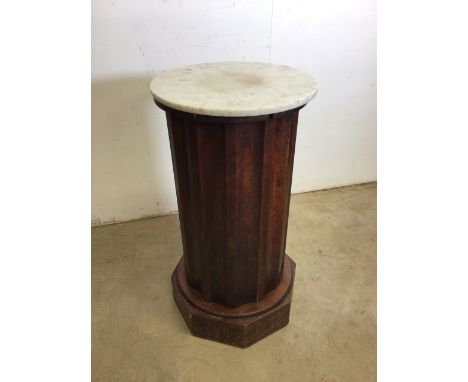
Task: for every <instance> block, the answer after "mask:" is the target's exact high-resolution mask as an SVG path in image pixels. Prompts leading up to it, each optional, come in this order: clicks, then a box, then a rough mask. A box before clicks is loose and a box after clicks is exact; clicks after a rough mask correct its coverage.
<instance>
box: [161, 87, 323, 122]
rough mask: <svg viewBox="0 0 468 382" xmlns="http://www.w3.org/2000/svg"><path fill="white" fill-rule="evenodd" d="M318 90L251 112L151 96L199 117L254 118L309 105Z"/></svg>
mask: <svg viewBox="0 0 468 382" xmlns="http://www.w3.org/2000/svg"><path fill="white" fill-rule="evenodd" d="M317 91H318V89H315V91H314V92H313V93H312V94H311V95H310V96H307V97H305V98H304V99H299V100H297V101H296V102H293V103H290V104H285V105H282V106H281V107H278V106H271V107H268V106H265V107H262V108H258V107H256V108H253V109H251V110H246V109H242V110H232V109H231V110H228V109H210V108H197V107H191V106H189V105H180V104H177V103H174V102H170V101H167V100H165V99H163V98H161V97H158V96H156V95H155V94H154V93H152V94H153V99H154V100H155V101H157V102H159V103H161V104H163V105H165V106H167V107H170V108H172V109H175V110H179V111H183V112H186V113H191V114H199V115H210V116H213V117H255V116H258V115H266V114H274V113H281V112H283V111H288V110H292V109H295V108H297V107H299V106H303V105H305V104H307V103H309V102H310V101H311V100H313V99H314V98H315V96H316V95H317Z"/></svg>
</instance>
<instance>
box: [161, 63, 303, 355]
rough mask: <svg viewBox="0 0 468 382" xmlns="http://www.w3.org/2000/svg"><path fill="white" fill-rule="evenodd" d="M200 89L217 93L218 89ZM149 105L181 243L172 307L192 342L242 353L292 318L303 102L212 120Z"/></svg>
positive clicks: (246, 78) (165, 105)
mask: <svg viewBox="0 0 468 382" xmlns="http://www.w3.org/2000/svg"><path fill="white" fill-rule="evenodd" d="M264 65H267V64H264ZM269 67H272V66H271V65H270V66H269ZM194 68H195V67H194ZM280 68H282V67H280ZM195 69H196V68H195ZM187 70H188V72H190V71H191V70H192V69H183V72H184V73H185V72H186V71H187ZM190 74H191V73H189V75H190ZM234 74H235V73H234ZM225 75H226V76H228V77H229V75H230V73H229V72H226V74H225ZM189 78H190V77H189ZM255 78H256V77H254V76H253V75H250V74H249V73H248V74H247V75H245V74H243V76H242V77H240V78H237V80H238V81H239V82H241V83H242V82H245V81H253V82H259V81H260V79H261V77H260V76H259V77H258V78H257V79H255ZM197 84H201V86H207V87H209V88H210V89H209V90H210V92H212V91H213V90H212V88H213V87H215V90H217V88H216V86H217V85H216V83H214V85H213V84H211V83H207V82H203V81H198V82H197ZM243 86H247V85H243ZM254 86H258V83H256V84H255V85H254ZM170 90H172V89H170ZM189 90H190V89H189ZM309 93H310V91H309ZM155 101H156V104H157V105H158V106H159V107H161V108H162V109H163V110H165V111H166V117H167V126H168V131H169V140H170V145H171V152H172V163H173V170H174V178H175V182H176V190H177V201H178V206H179V219H180V226H181V233H182V242H183V256H182V258H181V260H180V262H179V263H178V265H177V267H176V269H175V270H174V273H173V275H172V287H173V294H174V298H175V301H176V303H177V305H178V307H179V309H180V311H181V313H182V315H183V317H184V319H185V321H186V323H187V325H188V326H189V328H190V330H191V332H192V333H193V334H194V335H196V336H199V337H204V338H208V339H211V340H216V341H220V342H224V343H227V344H230V345H235V346H240V347H246V346H249V345H251V344H252V343H254V342H256V341H258V340H260V339H261V338H263V337H265V336H267V335H269V334H271V333H273V332H274V331H276V330H278V329H280V328H281V327H283V326H285V325H286V324H287V323H288V321H289V311H290V304H291V296H292V287H293V283H294V270H295V263H294V262H293V261H292V260H291V258H289V257H288V256H287V255H286V253H285V247H286V236H287V227H288V213H289V202H290V195H291V181H292V172H293V162H294V150H295V142H296V128H297V121H298V113H299V109H301V108H302V107H303V106H304V103H302V104H300V105H299V106H296V107H293V108H291V109H290V110H286V111H281V112H277V113H268V114H260V115H252V116H214V115H207V114H206V113H205V114H198V113H193V112H186V111H182V110H180V109H181V108H182V107H181V108H180V109H175V108H173V107H171V106H168V103H170V102H162V101H161V99H159V98H158V97H155ZM244 107H245V106H244Z"/></svg>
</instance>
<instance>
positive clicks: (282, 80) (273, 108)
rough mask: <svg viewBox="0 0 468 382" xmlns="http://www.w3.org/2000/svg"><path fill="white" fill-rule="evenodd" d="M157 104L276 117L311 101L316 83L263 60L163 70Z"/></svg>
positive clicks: (155, 85)
mask: <svg viewBox="0 0 468 382" xmlns="http://www.w3.org/2000/svg"><path fill="white" fill-rule="evenodd" d="M151 92H152V93H153V97H154V99H155V100H156V101H158V102H160V103H162V104H163V105H166V106H169V107H171V108H173V109H176V110H181V111H185V112H189V113H195V114H203V115H212V116H224V117H242V116H254V115H263V114H271V113H278V112H281V111H285V110H290V109H293V108H295V107H298V106H301V105H304V104H306V103H307V102H309V101H310V100H311V99H312V98H314V96H315V94H316V93H317V82H316V81H315V80H314V79H313V78H312V77H311V76H309V75H308V74H307V73H304V72H302V71H300V70H297V69H294V68H291V67H288V66H283V65H273V64H267V63H261V62H218V63H208V64H199V65H192V66H186V67H183V68H178V69H174V70H168V71H164V72H161V73H160V74H158V75H157V76H156V77H154V79H153V80H152V81H151Z"/></svg>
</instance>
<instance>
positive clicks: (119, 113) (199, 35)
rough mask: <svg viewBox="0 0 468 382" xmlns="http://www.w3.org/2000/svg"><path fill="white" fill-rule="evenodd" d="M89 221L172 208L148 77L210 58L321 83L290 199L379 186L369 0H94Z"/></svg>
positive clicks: (165, 145)
mask: <svg viewBox="0 0 468 382" xmlns="http://www.w3.org/2000/svg"><path fill="white" fill-rule="evenodd" d="M92 12H93V13H92V75H93V79H92V204H93V205H92V219H93V224H95V225H96V224H103V223H109V222H115V221H125V220H131V219H137V218H140V217H146V216H154V215H159V214H165V213H169V212H173V211H176V210H177V200H176V196H175V189H174V178H173V174H172V164H171V156H170V149H169V142H168V136H167V128H166V121H165V116H164V113H163V112H162V111H161V110H159V109H158V108H157V107H156V106H155V105H154V104H153V101H152V98H151V95H150V91H149V82H150V79H151V78H152V76H153V75H154V74H156V73H157V72H158V71H160V70H165V69H170V68H175V67H178V66H183V65H189V64H196V63H201V62H210V61H230V60H233V61H234V60H235V61H240V60H246V61H264V62H272V63H277V64H285V65H290V66H294V67H296V68H299V69H302V70H305V71H307V72H308V73H310V74H311V75H312V76H313V77H315V78H316V79H317V80H318V81H319V92H318V94H317V96H316V98H315V99H314V100H313V101H312V102H311V103H310V104H309V105H307V106H306V107H305V108H304V109H302V110H301V112H300V118H299V126H298V134H297V144H296V157H295V166H294V176H293V186H292V191H293V192H302V191H310V190H318V189H323V188H330V187H335V186H341V185H348V184H355V183H362V182H368V181H373V180H375V179H376V88H375V87H376V5H375V0H354V1H349V0H320V1H318V0H309V1H307V0H304V1H299V0H257V1H252V0H251V1H247V0H243V1H239V0H230V1H225V0H216V1H215V0H190V1H189V0H178V1H176V0H160V1H157V0H140V1H131V0H106V1H104V0H93V1H92Z"/></svg>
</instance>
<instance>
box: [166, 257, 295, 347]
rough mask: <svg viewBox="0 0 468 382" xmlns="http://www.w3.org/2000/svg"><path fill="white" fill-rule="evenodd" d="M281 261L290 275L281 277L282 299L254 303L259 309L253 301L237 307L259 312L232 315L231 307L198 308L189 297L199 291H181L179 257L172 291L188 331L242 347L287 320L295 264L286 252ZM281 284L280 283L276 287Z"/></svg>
mask: <svg viewBox="0 0 468 382" xmlns="http://www.w3.org/2000/svg"><path fill="white" fill-rule="evenodd" d="M284 263H285V264H284V271H285V272H284V273H289V274H288V275H285V276H284V277H283V280H285V279H287V282H288V285H287V287H286V291H285V293H281V291H280V290H278V291H277V294H280V295H281V298H280V299H279V300H278V299H274V298H272V299H271V305H270V306H265V302H263V304H262V303H260V304H257V305H259V307H258V309H255V307H253V306H252V304H249V305H250V306H249V307H245V308H244V309H242V307H240V309H238V311H240V312H246V311H252V312H258V313H256V314H255V313H254V314H252V315H248V314H245V313H244V314H241V315H240V316H238V317H236V318H233V314H232V309H229V308H225V309H224V310H225V311H223V308H222V307H220V305H219V304H213V307H212V308H211V309H210V308H208V310H210V311H211V313H207V309H206V307H203V308H204V310H202V309H201V308H200V307H197V302H196V301H193V302H191V301H190V300H189V298H192V299H193V296H196V294H197V293H198V292H197V291H195V290H194V291H192V292H193V294H192V293H187V291H184V289H185V288H186V283H185V280H182V281H180V280H179V277H180V275H181V274H183V272H181V271H180V268H181V267H183V266H184V263H183V259H181V261H180V262H179V264H178V265H177V267H176V269H175V270H174V272H173V273H172V277H171V280H172V292H173V295H174V300H175V302H176V304H177V306H178V308H179V310H180V312H181V313H182V316H183V318H184V320H185V322H186V323H187V326H188V327H189V329H190V331H191V333H192V334H193V335H194V336H197V337H201V338H206V339H209V340H212V341H217V342H222V343H225V344H228V345H233V346H237V347H241V348H245V347H248V346H250V345H252V344H254V343H255V342H257V341H259V340H261V339H262V338H264V337H266V336H268V335H270V334H272V333H273V332H276V331H277V330H279V329H281V328H282V327H284V326H286V325H287V324H288V322H289V311H290V306H291V297H292V289H293V284H294V272H295V268H296V264H295V263H294V261H293V260H292V259H291V258H290V257H289V256H287V255H285V259H284ZM280 287H281V284H280V285H279V286H278V288H280ZM278 288H277V289H278ZM273 292H275V291H273ZM273 294H274V293H273ZM191 296H192V297H191ZM227 317H228V318H227Z"/></svg>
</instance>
